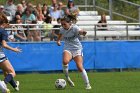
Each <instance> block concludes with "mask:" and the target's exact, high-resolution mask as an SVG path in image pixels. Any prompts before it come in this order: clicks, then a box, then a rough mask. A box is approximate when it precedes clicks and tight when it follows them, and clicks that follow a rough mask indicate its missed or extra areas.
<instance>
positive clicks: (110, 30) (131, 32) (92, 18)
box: [76, 11, 140, 40]
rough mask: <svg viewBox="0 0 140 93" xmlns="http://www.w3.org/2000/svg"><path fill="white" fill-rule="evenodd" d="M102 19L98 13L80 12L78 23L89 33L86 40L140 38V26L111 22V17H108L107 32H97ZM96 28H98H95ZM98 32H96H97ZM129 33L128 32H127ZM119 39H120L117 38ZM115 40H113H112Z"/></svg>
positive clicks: (118, 21)
mask: <svg viewBox="0 0 140 93" xmlns="http://www.w3.org/2000/svg"><path fill="white" fill-rule="evenodd" d="M100 19H101V16H100V15H98V12H97V11H80V13H79V16H78V22H77V23H76V24H77V25H79V27H80V28H82V29H84V30H86V31H87V35H86V38H88V39H89V38H92V40H93V38H94V37H96V38H97V37H107V36H109V37H114V36H116V37H118V36H121V37H127V36H129V37H130V36H140V31H139V26H136V25H128V27H127V25H126V24H127V22H126V21H123V20H111V19H110V16H109V15H107V16H106V20H107V28H105V29H107V30H103V31H101V30H97V29H98V27H97V24H98V21H99V20H100ZM95 26H96V28H95ZM95 30H96V32H95ZM127 31H128V32H127ZM117 39H118V38H117ZM111 40H113V39H111Z"/></svg>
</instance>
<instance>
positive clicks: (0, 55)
mask: <svg viewBox="0 0 140 93" xmlns="http://www.w3.org/2000/svg"><path fill="white" fill-rule="evenodd" d="M7 59H8V58H7V57H6V56H5V54H4V52H0V62H3V61H5V60H7Z"/></svg>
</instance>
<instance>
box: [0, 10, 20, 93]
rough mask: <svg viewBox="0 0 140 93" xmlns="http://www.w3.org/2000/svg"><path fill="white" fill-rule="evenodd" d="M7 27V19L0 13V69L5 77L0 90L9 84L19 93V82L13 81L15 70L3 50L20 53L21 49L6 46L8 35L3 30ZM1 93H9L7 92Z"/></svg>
mask: <svg viewBox="0 0 140 93" xmlns="http://www.w3.org/2000/svg"><path fill="white" fill-rule="evenodd" d="M7 26H8V20H7V17H6V16H5V15H4V14H3V13H0V69H2V71H3V74H4V76H5V78H4V81H2V82H1V89H2V88H3V85H4V83H5V85H4V86H6V84H8V83H10V84H11V85H12V87H13V88H14V89H15V90H16V91H19V82H15V81H14V77H15V76H16V73H15V70H14V68H13V67H12V65H11V63H10V62H9V60H8V58H7V57H6V56H5V54H4V51H3V48H6V49H8V50H12V51H14V52H17V53H18V52H21V49H19V48H13V47H11V46H9V45H8V44H7V38H8V34H7V31H6V30H5V27H7ZM2 83H3V84H2ZM5 88H6V87H5ZM2 93H9V90H7V91H5V92H2Z"/></svg>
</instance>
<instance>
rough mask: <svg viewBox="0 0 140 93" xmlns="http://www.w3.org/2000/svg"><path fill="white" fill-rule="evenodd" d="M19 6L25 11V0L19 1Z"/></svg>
mask: <svg viewBox="0 0 140 93" xmlns="http://www.w3.org/2000/svg"><path fill="white" fill-rule="evenodd" d="M21 4H22V7H23V10H24V11H25V9H26V7H27V5H26V1H25V0H22V1H21Z"/></svg>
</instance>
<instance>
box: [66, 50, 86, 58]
mask: <svg viewBox="0 0 140 93" xmlns="http://www.w3.org/2000/svg"><path fill="white" fill-rule="evenodd" d="M65 51H67V52H68V53H69V54H70V55H71V57H72V58H74V57H76V56H79V55H80V56H83V52H82V50H73V51H71V50H64V52H65Z"/></svg>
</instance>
